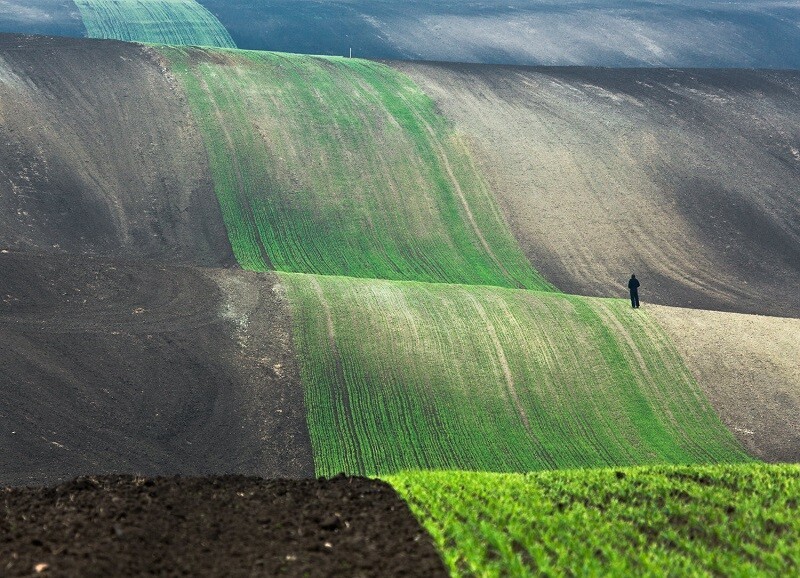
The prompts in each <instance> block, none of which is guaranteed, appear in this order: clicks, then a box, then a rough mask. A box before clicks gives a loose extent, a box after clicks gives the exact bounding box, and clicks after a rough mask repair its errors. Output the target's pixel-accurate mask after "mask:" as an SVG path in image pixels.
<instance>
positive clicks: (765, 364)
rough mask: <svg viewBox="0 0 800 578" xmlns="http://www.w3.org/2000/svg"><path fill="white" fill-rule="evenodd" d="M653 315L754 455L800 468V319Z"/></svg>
mask: <svg viewBox="0 0 800 578" xmlns="http://www.w3.org/2000/svg"><path fill="white" fill-rule="evenodd" d="M648 312H649V313H650V314H652V315H653V317H654V318H655V319H656V320H658V323H659V324H660V325H661V327H663V328H664V330H665V331H666V333H667V334H668V335H669V336H670V339H671V340H672V342H673V343H674V344H675V347H676V348H677V349H678V351H679V352H680V354H681V357H682V358H683V359H684V361H685V362H686V365H687V367H688V368H689V369H690V371H691V372H692V374H693V375H694V377H695V379H697V382H698V383H699V384H700V386H701V388H702V389H703V392H704V393H705V395H706V396H707V397H708V399H709V400H710V401H711V403H712V404H713V406H714V408H715V409H716V411H717V413H718V414H719V416H720V418H721V419H722V421H723V422H724V423H725V425H726V426H728V428H729V429H730V430H731V431H732V432H733V434H734V435H735V436H736V437H737V438H738V440H739V441H740V442H741V443H742V445H743V446H744V447H745V448H747V451H748V452H749V453H750V454H751V455H753V456H755V457H757V458H759V459H762V460H766V461H769V462H790V463H800V422H798V419H797V416H798V415H800V319H785V318H777V317H764V316H761V315H742V314H738V313H721V312H719V311H697V310H695V309H676V308H675V307H660V306H656V307H652V308H648Z"/></svg>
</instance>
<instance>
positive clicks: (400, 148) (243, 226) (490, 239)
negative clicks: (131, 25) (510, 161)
mask: <svg viewBox="0 0 800 578" xmlns="http://www.w3.org/2000/svg"><path fill="white" fill-rule="evenodd" d="M162 52H163V53H164V54H165V55H166V56H167V57H168V58H169V60H170V61H171V62H172V64H173V70H174V71H175V72H176V74H177V76H178V77H179V78H180V79H181V80H182V82H183V83H184V85H185V87H186V90H187V92H188V94H189V100H190V105H191V107H192V109H193V111H194V113H195V116H196V118H197V121H198V123H199V125H200V127H201V130H202V131H203V133H204V136H205V141H206V146H207V148H208V153H209V159H210V162H211V167H212V172H213V175H214V184H215V189H216V192H217V196H218V197H219V201H220V205H221V207H222V212H223V216H224V219H225V224H226V226H227V229H228V234H229V237H230V239H231V244H232V246H233V250H234V253H235V254H236V258H237V259H238V261H239V263H241V265H242V266H243V267H245V268H246V269H251V270H255V271H264V270H268V269H275V270H278V271H289V272H301V273H319V274H327V275H347V276H351V277H375V278H384V279H400V280H417V281H431V282H446V283H470V284H481V285H499V286H507V287H525V288H535V289H550V288H552V286H551V285H549V284H548V283H547V282H546V281H544V280H543V278H542V277H541V276H539V275H538V273H536V271H534V270H533V268H532V267H531V265H530V264H529V262H528V261H527V259H526V258H525V256H524V255H523V254H522V251H521V249H520V248H519V246H518V244H517V242H516V241H515V240H514V238H513V237H512V236H511V233H510V231H509V229H508V227H507V225H506V223H505V221H504V220H503V217H502V216H501V214H500V211H499V209H498V207H497V205H496V203H495V201H494V199H493V197H492V195H491V194H490V192H489V190H488V188H487V186H486V183H485V182H484V180H483V178H482V177H481V175H480V173H479V172H478V171H477V169H476V168H475V167H474V165H473V163H472V158H471V156H470V154H469V153H468V152H467V148H466V146H465V144H464V142H462V140H461V139H460V138H459V136H458V135H457V134H456V133H454V132H453V130H452V129H451V127H450V125H449V124H448V123H447V121H446V120H445V119H444V118H443V117H442V116H440V115H439V114H437V113H436V110H435V108H434V106H433V103H432V101H431V100H430V99H429V98H428V97H427V96H426V95H425V94H424V93H423V92H422V91H421V90H420V89H419V88H418V87H417V86H416V85H414V84H413V83H412V82H411V81H410V80H409V79H408V78H407V77H406V76H405V75H404V74H402V73H398V72H396V71H393V70H392V69H390V68H388V67H386V66H384V65H382V64H379V63H376V62H367V61H363V60H356V59H344V58H321V57H310V56H300V55H287V54H274V53H256V52H244V51H237V52H231V51H216V50H206V51H199V50H187V49H178V48H174V49H169V48H164V49H162Z"/></svg>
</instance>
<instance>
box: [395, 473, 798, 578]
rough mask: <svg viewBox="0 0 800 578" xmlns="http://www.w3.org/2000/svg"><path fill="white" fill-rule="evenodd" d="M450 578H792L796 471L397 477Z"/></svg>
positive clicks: (795, 551)
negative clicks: (700, 577)
mask: <svg viewBox="0 0 800 578" xmlns="http://www.w3.org/2000/svg"><path fill="white" fill-rule="evenodd" d="M386 480H387V481H388V482H389V483H391V484H392V485H393V486H394V487H395V489H396V490H397V491H398V492H399V493H400V494H401V495H402V496H403V497H404V498H405V499H406V501H407V502H408V503H409V505H410V506H411V510H412V511H413V512H414V514H415V515H416V516H417V518H419V521H420V523H421V524H422V525H423V526H425V528H426V529H427V530H428V532H430V534H431V536H433V538H434V541H435V542H436V544H437V546H438V547H439V549H440V551H441V553H442V558H443V559H444V561H445V563H446V565H447V566H448V567H449V569H450V573H451V575H452V576H453V577H458V576H482V577H483V576H486V577H489V576H748V577H749V576H792V575H795V574H796V572H797V568H798V567H800V539H798V537H800V517H798V515H797V500H798V495H800V466H797V465H791V466H788V465H784V466H775V465H765V464H748V465H724V466H691V467H675V466H656V467H642V468H626V469H622V470H609V469H604V470H573V471H555V472H538V473H535V474H527V475H522V474H490V473H483V472H403V473H400V474H397V475H394V476H388V477H387V478H386Z"/></svg>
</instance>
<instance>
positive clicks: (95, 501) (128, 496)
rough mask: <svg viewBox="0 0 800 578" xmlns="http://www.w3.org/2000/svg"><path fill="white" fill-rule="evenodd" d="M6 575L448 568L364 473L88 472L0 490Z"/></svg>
mask: <svg viewBox="0 0 800 578" xmlns="http://www.w3.org/2000/svg"><path fill="white" fill-rule="evenodd" d="M2 502H3V510H2V514H0V574H2V575H3V576H30V575H36V574H40V575H45V576H46V575H50V576H81V577H86V576H133V575H136V576H140V575H159V576H383V577H389V576H429V577H435V576H446V575H447V572H446V570H445V568H444V565H443V563H442V561H441V559H440V558H439V555H438V554H437V552H436V550H435V549H434V546H433V543H432V541H431V540H430V538H429V536H428V535H427V534H426V533H425V531H424V530H423V529H422V528H421V527H420V526H419V525H418V523H417V521H416V520H415V519H414V517H413V515H412V514H411V512H410V511H409V509H408V507H407V506H406V504H405V502H403V501H402V500H401V499H400V498H399V497H398V495H397V494H396V493H395V492H394V490H393V489H392V488H391V487H390V486H389V485H387V484H386V483H384V482H381V481H378V480H370V479H366V478H346V477H343V476H341V477H336V478H333V479H329V480H324V479H321V480H302V481H298V480H295V481H289V480H264V479H260V478H249V477H241V476H235V477H234V476H228V477H207V478H176V477H172V478H135V477H125V476H115V477H83V478H77V479H75V480H73V481H71V482H67V483H65V484H62V485H59V486H56V487H50V488H7V489H5V490H2Z"/></svg>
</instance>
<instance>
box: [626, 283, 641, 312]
mask: <svg viewBox="0 0 800 578" xmlns="http://www.w3.org/2000/svg"><path fill="white" fill-rule="evenodd" d="M628 289H630V291H631V307H633V308H634V309H638V308H639V280H638V279H637V278H636V275H631V278H630V280H629V281H628Z"/></svg>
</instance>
